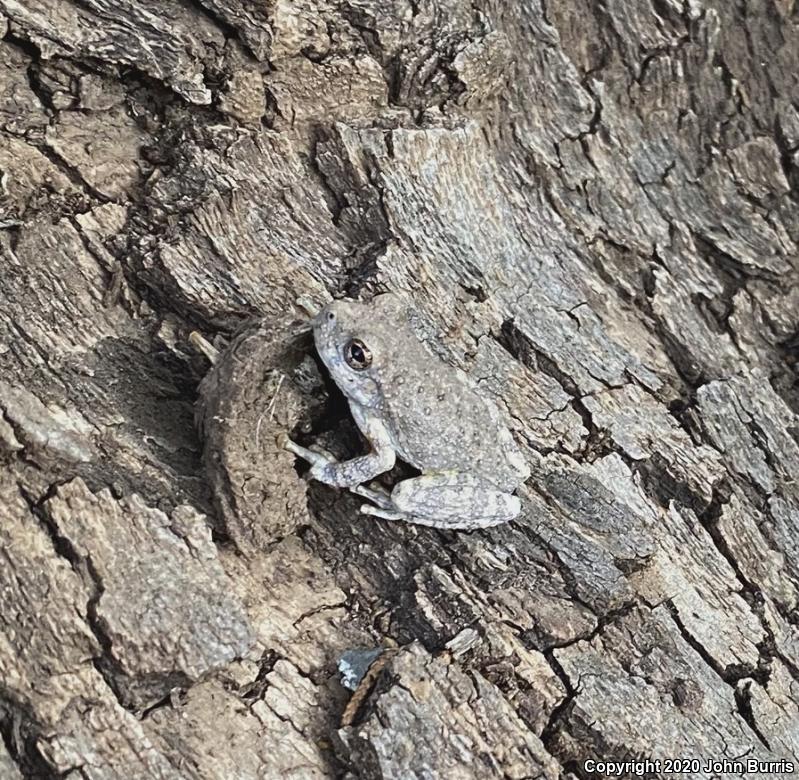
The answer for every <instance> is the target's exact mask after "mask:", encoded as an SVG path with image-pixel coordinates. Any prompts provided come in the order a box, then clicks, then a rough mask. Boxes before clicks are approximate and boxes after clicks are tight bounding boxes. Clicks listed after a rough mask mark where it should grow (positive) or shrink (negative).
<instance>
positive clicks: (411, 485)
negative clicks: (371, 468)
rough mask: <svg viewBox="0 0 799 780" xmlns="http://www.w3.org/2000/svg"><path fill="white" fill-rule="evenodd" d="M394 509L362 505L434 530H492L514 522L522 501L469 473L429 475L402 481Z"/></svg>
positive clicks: (373, 512)
mask: <svg viewBox="0 0 799 780" xmlns="http://www.w3.org/2000/svg"><path fill="white" fill-rule="evenodd" d="M391 503H392V507H391V509H386V508H384V507H370V506H366V505H365V506H362V507H361V512H363V513H364V514H368V515H374V516H376V517H382V518H385V519H387V520H405V521H407V522H409V523H418V524H419V525H429V526H433V527H434V528H460V529H463V530H469V529H475V528H488V527H489V526H492V525H499V524H500V523H506V522H508V521H509V520H513V518H514V517H517V516H518V515H519V512H520V511H521V502H520V501H519V499H518V498H517V497H516V496H514V495H512V494H510V493H503V492H502V491H501V490H497V489H495V488H492V487H491V486H489V485H486V483H485V482H483V481H481V480H479V479H477V478H476V477H473V476H471V475H469V474H429V475H424V476H421V477H416V478H415V479H406V480H404V481H403V482H400V483H399V484H398V485H396V487H395V488H394V490H393V491H392V492H391Z"/></svg>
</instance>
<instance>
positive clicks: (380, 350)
mask: <svg viewBox="0 0 799 780" xmlns="http://www.w3.org/2000/svg"><path fill="white" fill-rule="evenodd" d="M387 298H393V296H388V295H383V296H380V297H379V298H376V299H375V300H374V301H373V302H371V303H359V302H357V301H333V303H330V304H328V305H327V306H325V308H324V309H322V310H321V311H320V312H319V314H317V315H316V317H314V318H313V320H312V321H311V324H312V325H313V334H314V342H315V343H316V350H317V352H318V353H319V356H320V357H321V358H322V361H323V362H324V364H325V365H326V366H327V370H328V371H329V372H330V376H331V377H333V381H334V382H335V383H336V384H337V385H338V386H339V388H340V389H341V391H342V392H343V393H344V395H346V396H347V398H348V399H350V400H352V401H355V402H356V403H357V404H359V405H361V406H364V407H367V408H374V407H376V406H378V405H379V404H380V399H381V393H380V387H381V383H380V370H381V366H383V365H385V362H386V360H387V356H388V355H389V344H388V343H387V342H388V341H389V338H387V337H390V335H391V323H390V320H389V321H387V320H386V318H385V315H386V312H382V311H380V309H382V308H385V306H386V305H391V306H393V304H394V302H393V301H385V300H383V299H387ZM381 304H382V305H381Z"/></svg>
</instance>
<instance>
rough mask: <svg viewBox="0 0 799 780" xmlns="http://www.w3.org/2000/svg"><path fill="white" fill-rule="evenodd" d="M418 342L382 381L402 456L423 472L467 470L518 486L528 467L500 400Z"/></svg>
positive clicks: (491, 481)
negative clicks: (414, 355)
mask: <svg viewBox="0 0 799 780" xmlns="http://www.w3.org/2000/svg"><path fill="white" fill-rule="evenodd" d="M417 343H418V342H417ZM418 346H419V350H420V352H419V353H418V360H416V361H411V363H410V364H409V365H406V367H405V370H403V371H397V372H396V373H395V375H394V376H393V377H391V378H390V379H388V378H387V379H388V381H387V382H386V383H385V385H384V387H386V388H390V390H388V391H386V392H384V395H383V399H382V400H383V405H384V410H383V411H384V416H385V419H386V421H387V424H388V427H389V431H390V433H391V436H392V440H393V443H394V447H395V449H396V451H397V454H398V455H399V457H400V458H402V459H403V460H404V461H406V462H408V463H410V464H411V465H412V466H415V467H416V468H418V469H419V470H420V471H422V472H423V473H436V472H447V471H457V472H468V473H471V474H474V475H475V476H478V477H480V478H481V479H484V480H486V482H488V483H489V484H492V485H495V486H496V487H498V488H499V489H501V490H507V491H510V490H513V489H515V488H516V487H517V486H518V485H519V484H520V483H521V482H523V481H524V480H525V479H526V478H527V477H528V476H529V469H528V468H527V465H526V463H525V462H524V459H523V457H522V455H521V453H520V451H519V449H518V447H517V446H516V443H515V442H514V441H513V437H512V436H511V434H510V432H509V431H508V429H507V428H506V427H505V425H504V423H503V422H502V418H501V416H500V413H499V411H498V409H497V408H496V406H495V405H494V404H493V403H492V402H491V401H490V400H489V399H486V398H485V397H483V396H482V395H481V394H480V393H479V392H478V391H477V389H476V388H475V387H474V385H473V383H472V382H471V380H469V379H468V377H467V376H466V375H465V374H464V373H463V372H461V371H460V370H459V369H456V368H454V367H452V366H449V365H447V364H445V363H442V362H440V361H439V360H438V359H437V358H432V356H431V355H430V354H429V353H428V352H427V350H426V349H425V348H424V347H423V346H422V345H421V344H419V345H418ZM431 359H432V363H431Z"/></svg>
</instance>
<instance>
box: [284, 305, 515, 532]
mask: <svg viewBox="0 0 799 780" xmlns="http://www.w3.org/2000/svg"><path fill="white" fill-rule="evenodd" d="M312 326H313V333H314V341H315V343H316V349H317V351H318V352H319V355H320V356H321V358H322V360H323V361H324V363H325V365H326V366H327V368H328V370H329V371H330V375H331V376H332V378H333V380H334V381H335V382H336V384H337V385H338V386H339V388H341V390H342V392H343V393H344V395H345V396H346V397H347V400H348V401H349V405H350V409H351V411H352V416H353V418H354V419H355V422H356V424H357V425H358V428H360V430H361V432H362V433H363V435H364V436H365V437H366V439H367V440H368V442H369V444H370V445H371V452H369V454H367V455H362V456H360V457H357V458H353V459H352V460H346V461H337V460H336V459H335V458H334V457H333V456H332V455H331V454H330V453H328V452H325V451H324V450H321V449H319V448H314V449H307V448H305V447H301V446H300V445H298V444H296V443H295V442H293V441H291V440H290V439H289V438H288V437H287V436H285V434H284V435H281V437H280V443H281V445H282V446H283V447H285V448H286V449H288V450H290V451H291V452H293V453H295V454H296V455H298V456H300V457H301V458H303V459H305V460H306V461H308V462H309V463H310V464H311V471H310V476H311V477H312V478H314V479H317V480H319V481H320V482H324V483H325V484H327V485H334V486H338V487H346V488H350V489H351V490H353V492H355V493H358V494H359V495H361V496H363V497H365V498H368V499H369V500H370V501H372V502H373V503H374V504H376V506H372V505H371V504H364V505H363V506H362V507H361V511H362V512H363V513H365V514H369V515H375V516H377V517H383V518H387V519H390V520H406V521H408V522H411V523H419V524H422V525H429V526H434V527H436V528H462V529H473V528H483V527H487V526H491V525H497V524H499V523H503V522H506V521H508V520H511V519H513V518H514V517H516V516H517V515H518V514H519V512H520V509H521V505H520V502H519V499H518V498H517V497H516V496H514V495H512V491H513V490H515V489H516V488H517V487H518V486H519V485H520V484H521V483H522V482H524V481H525V480H526V479H527V478H528V477H529V475H530V471H529V468H528V467H527V464H526V463H525V461H524V458H523V457H522V454H521V452H520V451H519V449H518V447H517V446H516V443H515V442H514V440H513V438H512V437H511V434H510V431H508V429H507V428H506V427H505V425H504V424H503V422H502V419H501V417H500V414H499V411H498V410H497V408H496V407H495V406H494V405H493V404H492V403H491V402H490V401H488V400H487V399H485V398H484V397H483V396H481V395H480V394H478V392H477V391H476V389H475V387H474V385H473V383H472V382H471V380H469V378H468V377H467V375H466V374H465V373H463V372H462V371H461V370H460V369H458V368H455V367H453V366H450V365H449V364H447V363H444V362H443V361H442V360H441V359H440V358H438V357H437V356H435V355H434V354H433V353H432V352H431V351H430V350H429V349H428V347H427V346H426V345H425V344H424V343H423V342H422V341H421V340H420V339H419V338H418V336H417V335H416V333H415V332H414V330H413V329H412V327H411V326H410V324H409V321H408V310H407V309H406V308H405V307H404V305H403V303H402V301H401V299H400V298H399V297H398V296H396V295H393V294H387V295H380V296H378V297H376V298H375V299H373V300H372V301H371V302H368V303H359V302H347V301H335V302H333V303H331V304H329V305H328V306H326V307H325V308H324V309H322V310H321V311H320V312H319V314H317V315H316V317H314V318H313V320H312ZM397 457H399V458H401V459H402V460H404V461H405V462H407V463H410V464H411V465H412V466H415V467H416V468H417V469H419V470H420V471H421V472H422V475H421V476H420V477H415V478H412V479H406V480H403V481H401V482H399V483H398V484H397V485H396V486H395V487H394V489H393V490H392V491H391V492H390V493H389V492H388V491H386V490H385V489H383V488H382V487H377V488H375V487H371V488H369V487H365V486H364V484H363V483H365V482H368V481H369V480H371V479H373V478H374V477H376V476H377V475H378V474H381V473H382V472H384V471H388V470H389V469H391V468H392V467H393V466H394V461H395V459H396V458H397Z"/></svg>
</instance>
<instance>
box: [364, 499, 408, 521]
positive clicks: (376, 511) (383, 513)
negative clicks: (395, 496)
mask: <svg viewBox="0 0 799 780" xmlns="http://www.w3.org/2000/svg"><path fill="white" fill-rule="evenodd" d="M361 514H362V515H371V516H372V517H380V518H382V519H383V520H405V521H406V522H408V523H412V522H414V520H413V518H410V517H408V516H407V515H406V514H404V513H403V512H397V511H396V510H394V509H388V508H385V509H384V508H381V507H376V506H372V505H371V504H362V505H361Z"/></svg>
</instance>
